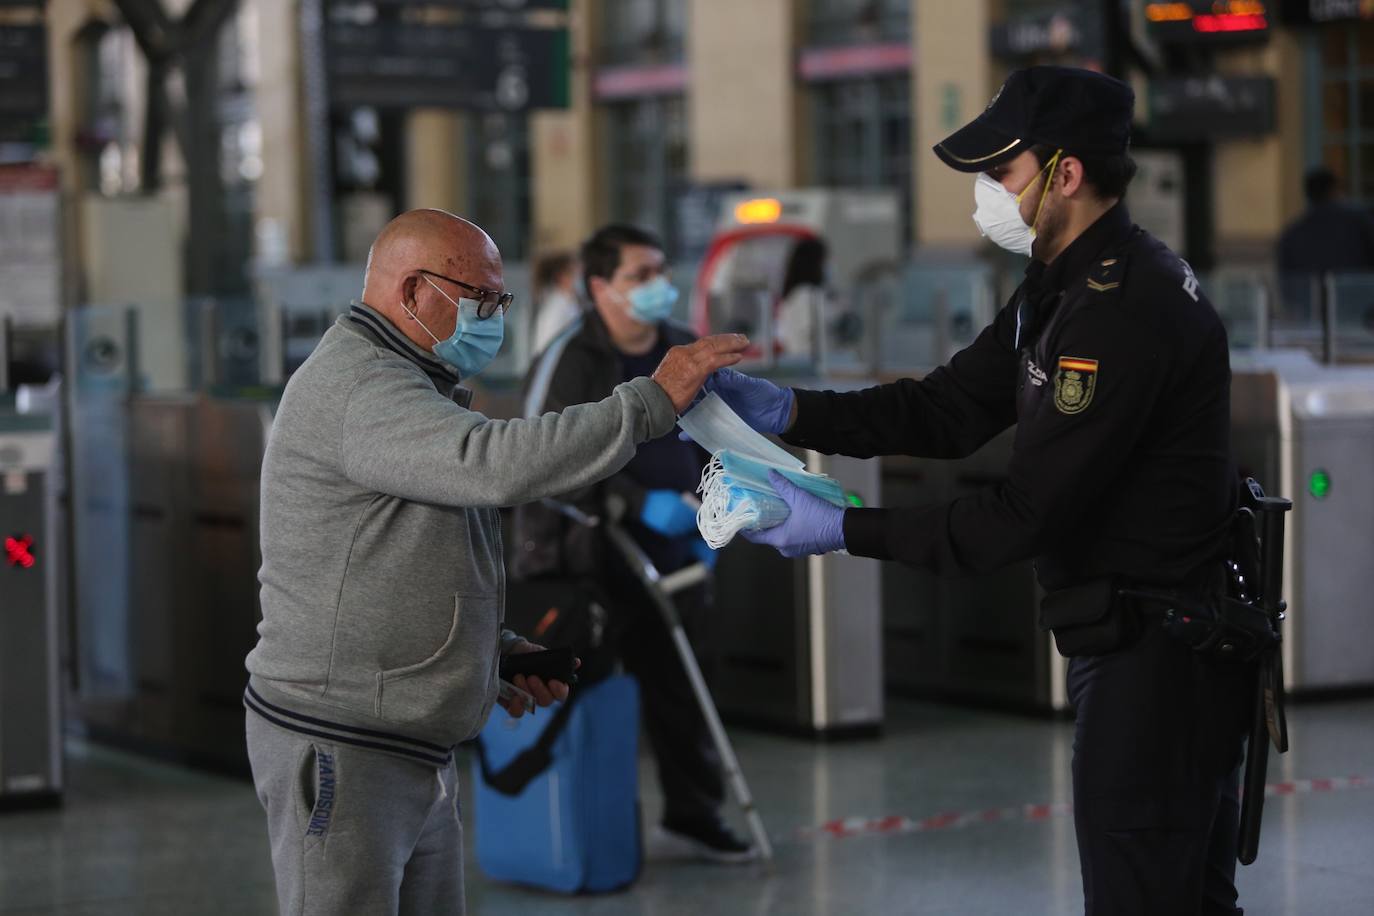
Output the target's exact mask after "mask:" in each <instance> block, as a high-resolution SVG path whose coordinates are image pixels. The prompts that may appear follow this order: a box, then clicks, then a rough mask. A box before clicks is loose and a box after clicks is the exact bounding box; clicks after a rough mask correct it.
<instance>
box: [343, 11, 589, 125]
mask: <svg viewBox="0 0 1374 916" xmlns="http://www.w3.org/2000/svg"><path fill="white" fill-rule="evenodd" d="M566 6H567V3H566V0H448V2H447V3H430V2H426V3H404V2H400V0H378V2H369V3H358V2H349V0H328V2H326V7H325V9H326V14H325V27H324V39H325V40H324V45H325V73H326V76H325V79H326V85H327V86H328V92H329V99H330V102H331V104H333V105H335V106H345V107H354V106H363V105H368V106H375V107H378V108H421V107H433V108H457V109H463V110H471V111H508V112H509V111H526V110H528V109H532V108H566V107H567V106H568V94H569V88H568V82H569V73H570V69H571V63H570V58H569V47H568V30H567V29H566V28H561V27H558V26H557V25H553V26H550V27H543V26H540V25H534V24H533V23H535V22H542V21H543V20H539V19H538V17H534V16H532V17H523V16H513V17H505V16H495V13H496V12H501V13H510V14H518V13H524V12H535V11H538V10H560V9H566ZM474 10H475V11H477V12H475V13H473V12H471V11H474ZM465 11H466V12H465ZM485 11H490V12H485ZM493 17H494V18H493ZM547 18H548V17H545V19H547ZM564 18H565V17H553V22H555V23H557V22H559V21H560V20H562V19H564Z"/></svg>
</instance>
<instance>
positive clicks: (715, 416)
mask: <svg viewBox="0 0 1374 916" xmlns="http://www.w3.org/2000/svg"><path fill="white" fill-rule="evenodd" d="M678 425H679V426H681V427H682V428H683V429H684V430H685V431H686V432H687V435H689V436H691V437H692V439H693V440H694V441H695V442H696V443H697V444H698V445H700V446H701V447H702V448H704V449H706V450H707V451H709V452H711V455H712V458H711V461H710V463H709V464H707V465H706V469H705V470H704V471H703V472H702V475H701V486H699V487H698V488H697V492H698V493H700V494H701V508H700V509H699V510H698V511H697V530H698V531H700V532H701V536H702V538H703V539H705V541H706V543H707V544H709V545H711V546H712V547H714V548H716V549H717V550H719V549H720V548H721V547H724V546H725V545H726V544H728V543H730V541H731V540H732V539H733V538H734V536H735V535H736V534H738V533H739V532H741V531H756V530H758V529H760V528H771V527H773V526H774V525H776V524H778V523H779V522H781V521H782V520H783V519H785V518H787V511H788V510H787V503H786V502H784V501H783V500H782V498H781V497H780V496H778V494H777V492H776V491H775V490H774V489H773V486H772V484H770V483H769V482H768V472H769V471H770V470H774V471H777V472H778V473H779V474H782V475H783V476H784V477H786V478H787V479H788V480H790V481H791V482H792V483H794V484H796V485H797V486H798V487H800V488H801V489H803V490H805V491H806V492H808V493H811V494H812V495H814V496H819V497H820V498H821V499H824V500H826V501H828V502H830V503H833V504H834V505H837V506H845V505H847V503H846V501H845V497H844V490H843V489H842V488H841V487H840V485H839V483H838V482H836V481H835V480H834V479H833V478H831V477H827V476H825V475H824V474H812V473H810V472H808V471H806V470H803V469H804V468H805V465H804V464H803V463H802V462H801V461H800V460H798V459H797V458H794V457H793V456H792V455H791V454H789V453H788V452H786V451H784V450H783V449H781V448H779V447H778V446H776V445H774V444H773V443H772V442H769V441H768V440H767V439H765V438H764V437H763V436H762V435H760V434H759V433H757V432H755V431H754V430H752V429H750V428H749V426H748V425H747V424H746V423H745V422H744V421H743V420H741V419H740V418H739V416H738V415H737V414H736V413H735V412H734V411H733V410H731V409H730V408H729V407H728V406H727V405H726V403H725V402H724V401H722V400H721V399H720V397H719V396H718V395H716V394H715V392H711V393H710V394H708V395H706V397H705V398H703V399H702V400H701V401H700V402H699V403H698V404H697V405H696V406H695V407H693V408H692V409H691V410H690V411H688V412H687V413H686V414H685V415H683V416H682V418H681V419H679V420H678Z"/></svg>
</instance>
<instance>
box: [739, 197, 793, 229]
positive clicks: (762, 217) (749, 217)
mask: <svg viewBox="0 0 1374 916" xmlns="http://www.w3.org/2000/svg"><path fill="white" fill-rule="evenodd" d="M780 216H782V201H780V200H778V199H777V198H776V197H756V198H754V199H753V200H746V201H744V202H742V203H740V204H737V205H736V206H735V219H736V220H737V221H739V222H741V223H746V224H747V223H776V222H777V221H778V217H780Z"/></svg>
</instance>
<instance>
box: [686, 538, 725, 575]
mask: <svg viewBox="0 0 1374 916" xmlns="http://www.w3.org/2000/svg"><path fill="white" fill-rule="evenodd" d="M692 556H693V557H695V558H696V561H697V562H698V563H705V564H706V568H707V569H715V568H716V560H718V559H720V553H719V552H718V551H717V550H715V548H713V547H712V546H711V545H710V544H708V543H706V542H705V541H703V540H702V539H701V538H700V537H696V538H694V539H693V540H692Z"/></svg>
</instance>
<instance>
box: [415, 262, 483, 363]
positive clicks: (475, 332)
mask: <svg viewBox="0 0 1374 916" xmlns="http://www.w3.org/2000/svg"><path fill="white" fill-rule="evenodd" d="M421 276H424V275H423V274H421ZM425 282H426V283H428V284H429V285H430V286H433V287H434V288H435V290H437V291H438V293H439V295H441V296H443V297H444V298H445V299H447V300H448V301H449V302H452V303H453V307H454V308H456V309H457V310H458V323H457V324H456V325H454V327H453V333H452V334H450V335H449V337H448V338H447V339H446V340H440V339H439V338H438V337H435V336H434V332H433V331H431V330H430V329H429V328H427V327H425V323H424V322H423V321H420V317H419V316H418V315H416V314H415V313H414V312H412V311H411V310H410V309H409V308H406V304H405V302H402V303H401V308H403V309H405V313H406V314H407V315H409V316H410V317H411V318H414V319H415V321H416V322H417V323H418V324H419V325H420V327H422V328H424V330H425V333H426V334H428V335H429V336H430V337H433V338H434V355H435V356H437V357H438V358H439V359H441V360H443V361H444V362H446V363H448V364H449V365H450V366H452V367H453V368H454V369H456V370H458V376H459V378H465V379H466V378H471V377H472V376H474V375H476V374H477V373H479V372H481V371H482V370H483V369H485V368H487V366H488V365H489V364H490V363H491V361H492V360H493V359H495V358H496V354H497V353H498V352H499V351H500V349H501V342H502V341H503V340H504V339H505V336H506V319H505V312H504V311H502V310H500V309H498V310H497V311H496V314H494V315H492V316H491V317H490V318H480V317H478V315H477V308H478V303H477V301H476V300H474V299H459V300H457V301H454V298H453V297H452V296H450V295H449V294H448V293H446V292H444V291H443V290H442V289H439V285H438V284H437V283H435V282H434V281H433V280H431V279H430V278H429V277H425Z"/></svg>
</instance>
